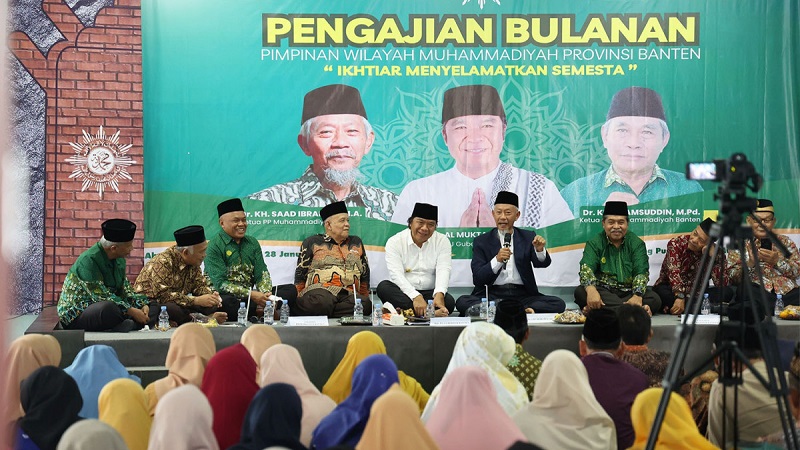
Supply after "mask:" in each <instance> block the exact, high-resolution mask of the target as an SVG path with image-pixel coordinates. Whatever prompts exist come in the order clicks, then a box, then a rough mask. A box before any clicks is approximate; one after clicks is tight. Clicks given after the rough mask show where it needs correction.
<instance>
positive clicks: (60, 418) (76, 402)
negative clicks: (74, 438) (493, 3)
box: [19, 366, 83, 450]
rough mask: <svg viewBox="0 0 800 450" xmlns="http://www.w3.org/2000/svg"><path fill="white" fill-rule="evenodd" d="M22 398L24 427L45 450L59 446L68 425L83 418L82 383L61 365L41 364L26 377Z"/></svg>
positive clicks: (42, 449)
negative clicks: (60, 367) (81, 411)
mask: <svg viewBox="0 0 800 450" xmlns="http://www.w3.org/2000/svg"><path fill="white" fill-rule="evenodd" d="M19 399H20V403H21V404H22V409H23V410H24V411H25V415H24V416H23V417H22V418H21V419H20V420H19V425H20V428H22V431H23V432H24V433H25V434H27V435H28V436H29V437H30V438H31V440H32V441H33V442H34V443H35V444H36V445H37V446H38V447H39V448H40V449H41V450H55V448H56V446H57V445H58V441H59V440H61V435H63V434H64V432H65V431H67V428H69V427H70V426H71V425H72V424H73V423H75V422H77V421H79V420H81V417H80V416H78V413H79V412H80V410H81V408H82V407H83V399H82V398H81V391H80V389H79V388H78V383H76V382H75V380H74V379H73V378H72V377H71V376H69V375H67V373H66V372H64V371H63V370H61V369H59V368H58V367H55V366H44V367H40V368H38V369H36V370H35V371H33V373H31V374H30V375H29V376H28V378H25V379H24V380H22V383H20V395H19Z"/></svg>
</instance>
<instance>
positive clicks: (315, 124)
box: [142, 0, 800, 286]
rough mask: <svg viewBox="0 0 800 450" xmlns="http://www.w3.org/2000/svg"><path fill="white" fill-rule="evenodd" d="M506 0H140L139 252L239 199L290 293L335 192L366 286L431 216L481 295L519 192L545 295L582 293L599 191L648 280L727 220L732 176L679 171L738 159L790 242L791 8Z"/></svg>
mask: <svg viewBox="0 0 800 450" xmlns="http://www.w3.org/2000/svg"><path fill="white" fill-rule="evenodd" d="M499 3H500V2H498V1H494V0H467V1H463V0H431V1H427V2H401V1H394V2H393V1H385V2H373V1H369V2H368V1H360V0H351V1H348V2H336V1H313V0H303V1H299V0H297V1H290V0H283V1H264V0H240V1H237V2H208V1H196V2H182V1H170V2H156V1H154V0H143V1H142V38H143V70H144V74H143V76H144V127H145V131H144V133H145V160H146V164H145V218H146V222H145V241H146V246H147V247H148V256H150V255H152V254H153V253H155V252H157V251H160V250H161V249H163V248H165V247H166V246H168V245H170V242H171V241H172V231H173V230H175V229H177V228H180V227H183V226H186V225H189V224H194V223H199V224H202V225H204V226H206V227H207V228H208V230H209V231H207V234H208V235H211V234H213V233H215V232H217V231H218V230H219V227H218V225H217V217H216V209H215V206H216V204H217V203H218V202H219V201H221V200H224V199H226V198H230V197H240V198H243V199H246V201H245V207H246V209H247V212H248V217H249V229H248V233H249V234H251V235H253V236H255V237H257V238H258V239H259V240H260V241H261V242H262V245H263V248H264V252H265V257H266V259H267V264H268V266H269V268H270V270H271V272H272V273H273V277H274V278H276V279H277V280H278V281H279V282H290V281H291V280H292V276H293V270H294V264H295V261H296V252H297V249H298V246H299V242H301V241H302V240H303V239H304V238H305V237H307V236H309V235H311V234H315V233H319V232H321V231H322V226H321V223H320V221H319V216H318V214H317V212H318V210H319V208H320V207H321V206H322V205H324V204H327V203H328V202H330V201H333V200H332V199H334V198H338V199H345V201H347V202H348V204H350V205H351V208H350V211H351V215H352V216H353V217H352V221H351V223H352V228H351V233H352V234H357V235H359V236H361V237H362V239H363V240H364V242H365V244H366V245H367V246H368V249H369V250H370V252H369V255H370V258H371V265H372V266H373V280H372V284H373V285H375V284H377V282H378V281H380V280H381V279H383V278H386V271H385V265H384V264H383V255H382V248H383V245H384V244H385V242H386V240H387V239H388V238H389V237H390V236H391V235H392V234H394V233H396V232H398V231H400V230H402V229H403V227H404V226H405V222H406V220H407V219H408V216H409V215H410V212H411V208H412V207H413V205H414V203H415V202H427V203H433V204H436V205H437V206H439V211H440V213H439V214H440V220H439V227H440V231H442V232H446V233H447V234H448V236H450V238H451V240H452V242H453V253H454V258H455V259H456V260H455V261H454V271H453V276H452V280H451V285H457V286H468V285H471V282H472V278H471V273H470V271H469V259H470V257H471V242H472V239H473V238H474V236H476V235H477V234H480V233H482V232H485V231H486V228H485V227H491V226H493V222H492V221H491V219H490V215H487V213H488V211H489V210H490V209H491V206H492V204H493V201H494V196H495V195H496V193H497V191H499V190H510V191H514V192H516V193H517V194H518V195H519V196H520V210H521V218H520V221H518V222H517V224H518V225H521V226H524V227H530V228H534V229H536V230H537V232H539V233H541V234H542V235H544V236H545V237H546V239H547V245H548V248H550V251H551V252H552V253H553V265H552V266H551V267H550V268H548V269H546V270H542V271H537V279H538V280H540V284H543V285H575V284H577V261H578V260H579V259H580V254H581V249H582V243H583V242H585V240H586V239H587V237H588V236H590V235H592V234H594V233H596V232H597V231H599V230H600V225H599V221H600V214H601V211H602V204H603V203H604V202H605V201H606V200H608V199H619V200H623V201H626V202H628V203H629V207H630V210H631V230H632V231H634V232H636V233H637V234H638V235H640V236H643V237H644V238H645V240H646V241H647V243H648V250H649V251H650V253H651V278H655V277H656V276H657V274H658V269H659V267H660V263H661V260H662V259H663V253H664V251H665V248H666V241H667V240H668V239H669V237H671V236H673V235H675V234H677V233H682V232H686V231H689V230H691V229H693V228H694V227H695V226H696V225H697V223H699V222H700V221H701V220H702V219H703V218H704V217H706V216H715V215H716V211H717V210H718V209H719V205H718V202H717V200H716V199H715V198H714V194H715V193H716V192H717V188H718V186H719V183H715V182H711V181H700V182H697V181H692V180H687V179H686V178H685V176H684V173H685V169H686V164H687V163H688V162H702V161H712V160H717V159H726V160H727V159H728V158H730V156H731V155H732V154H734V153H742V154H744V155H746V157H747V159H748V160H749V161H751V162H752V163H753V166H754V168H755V170H756V171H758V172H759V173H760V174H761V175H763V178H764V180H765V182H764V186H763V188H762V189H761V190H760V192H758V193H757V194H754V193H752V192H749V195H751V196H753V197H765V198H770V199H772V200H773V201H774V202H775V204H776V209H777V211H778V212H777V217H778V225H777V228H779V229H781V230H783V231H785V232H787V233H789V234H791V235H792V236H793V237H794V238H795V239H796V240H797V234H798V232H797V228H798V223H800V210H799V209H798V205H800V192H798V191H799V190H800V189H798V186H799V185H800V164H798V154H799V153H800V152H799V151H798V144H799V143H800V137H799V136H800V133H798V123H799V122H798V113H799V112H800V109H799V108H798V103H799V102H800V100H798V99H800V95H798V93H797V92H796V90H797V86H800V83H799V81H800V80H799V79H798V68H799V64H798V49H800V33H799V32H798V23H800V6H798V4H797V3H796V2H774V1H768V0H762V1H756V0H753V1H749V2H735V3H731V2H719V1H714V0H702V1H701V0H694V1H688V0H687V1H667V0H661V1H651V2H648V3H647V4H646V5H644V4H642V3H641V2H631V1H606V2H601V3H598V2H570V3H564V2H562V1H550V0H539V1H537V2H502V5H501V4H499ZM330 85H344V86H346V87H347V88H335V89H334V88H328V89H331V91H329V90H326V88H323V89H321V90H319V89H318V88H321V87H325V86H330ZM476 85H477V86H480V87H479V88H465V86H476ZM350 88H352V89H350ZM448 92H449V93H448ZM476 92H477V93H478V94H476ZM487 92H489V94H487ZM470 95H472V96H473V97H474V96H475V95H478V97H477V98H478V99H479V100H478V103H477V104H476V103H475V102H472V103H470V101H471V100H468V99H469V98H473V97H470ZM359 98H360V99H359ZM309 118H310V119H311V120H310V121H308V122H307V121H306V119H309ZM354 118H355V119H354ZM344 119H348V120H344ZM326 120H327V122H326ZM304 123H305V125H306V126H305V129H304V128H303V125H304ZM312 163H313V165H312Z"/></svg>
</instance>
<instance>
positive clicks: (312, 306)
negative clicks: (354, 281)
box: [295, 288, 372, 317]
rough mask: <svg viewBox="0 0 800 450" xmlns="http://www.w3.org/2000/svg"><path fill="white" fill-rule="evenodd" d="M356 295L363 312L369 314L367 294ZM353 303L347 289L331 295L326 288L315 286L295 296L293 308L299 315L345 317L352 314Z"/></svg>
mask: <svg viewBox="0 0 800 450" xmlns="http://www.w3.org/2000/svg"><path fill="white" fill-rule="evenodd" d="M358 297H359V298H360V299H361V305H362V306H363V307H364V314H365V315H369V314H370V313H371V311H372V302H371V301H370V300H369V296H365V295H358ZM355 305H356V302H355V300H354V299H353V293H352V292H350V291H348V290H347V289H342V290H341V291H339V294H338V295H333V294H332V293H331V292H330V291H329V290H327V289H323V288H317V289H311V290H309V291H307V292H306V293H305V294H303V295H301V296H299V297H297V303H295V310H296V311H297V315H300V316H328V317H346V316H352V315H353V308H354V307H355Z"/></svg>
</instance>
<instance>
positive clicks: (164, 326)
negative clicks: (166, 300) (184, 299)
mask: <svg viewBox="0 0 800 450" xmlns="http://www.w3.org/2000/svg"><path fill="white" fill-rule="evenodd" d="M158 329H159V330H161V331H167V330H169V313H168V312H167V307H166V306H162V307H161V312H160V313H159V314H158Z"/></svg>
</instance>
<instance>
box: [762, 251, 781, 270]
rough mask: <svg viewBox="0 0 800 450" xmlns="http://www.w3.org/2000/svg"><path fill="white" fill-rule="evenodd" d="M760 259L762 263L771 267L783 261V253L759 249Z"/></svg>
mask: <svg viewBox="0 0 800 450" xmlns="http://www.w3.org/2000/svg"><path fill="white" fill-rule="evenodd" d="M758 259H759V260H760V261H761V262H764V263H767V264H769V265H770V266H774V265H776V264H778V261H780V259H781V252H779V251H777V250H767V249H763V248H760V249H758Z"/></svg>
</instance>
